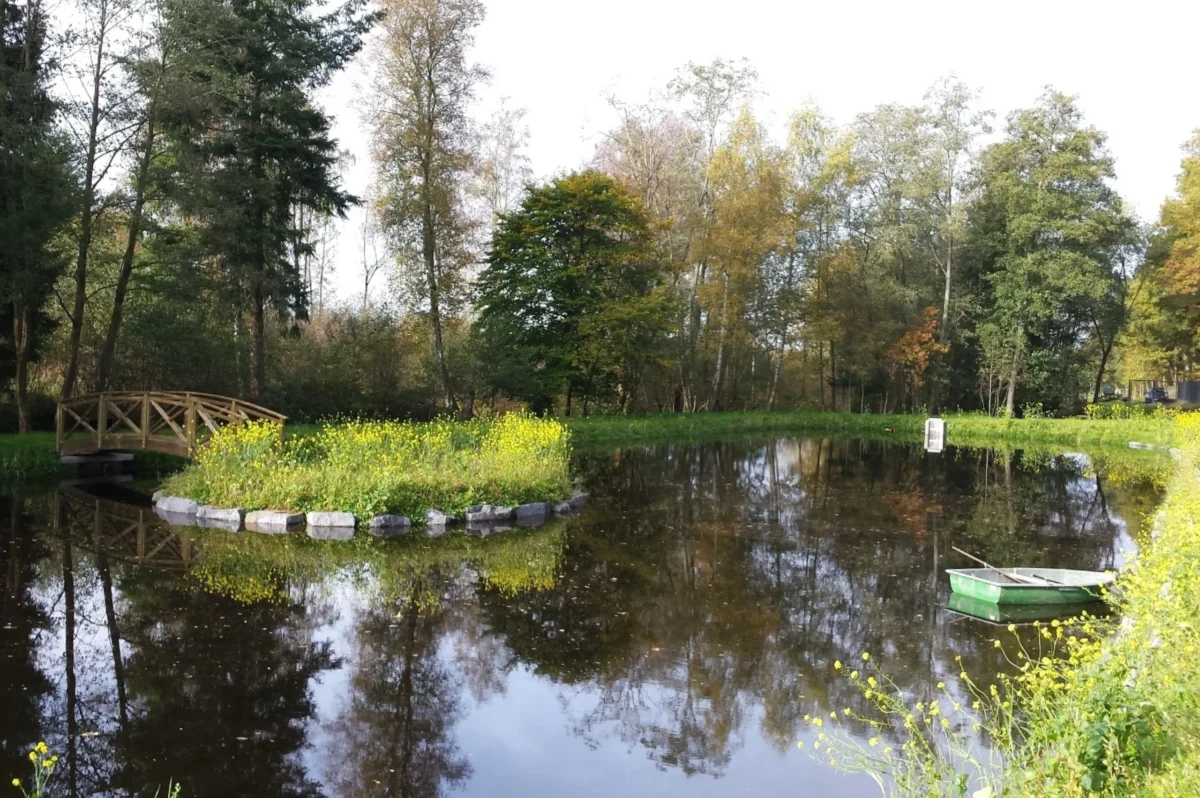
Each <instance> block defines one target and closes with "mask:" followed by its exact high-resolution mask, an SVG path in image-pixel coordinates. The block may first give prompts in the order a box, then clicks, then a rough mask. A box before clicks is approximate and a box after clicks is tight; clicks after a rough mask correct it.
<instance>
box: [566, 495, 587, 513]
mask: <svg viewBox="0 0 1200 798" xmlns="http://www.w3.org/2000/svg"><path fill="white" fill-rule="evenodd" d="M587 500H588V495H587V494H586V493H584V492H583V491H576V492H575V495H573V496H572V497H571V498H569V499H567V504H569V505H571V509H572V510H574V511H575V512H579V511H580V510H582V509H583V508H584V506H585V505H587Z"/></svg>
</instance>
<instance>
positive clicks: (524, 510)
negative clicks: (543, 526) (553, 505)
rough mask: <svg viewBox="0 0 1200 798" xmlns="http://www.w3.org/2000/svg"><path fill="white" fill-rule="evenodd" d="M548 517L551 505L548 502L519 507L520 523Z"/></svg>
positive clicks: (518, 516)
mask: <svg viewBox="0 0 1200 798" xmlns="http://www.w3.org/2000/svg"><path fill="white" fill-rule="evenodd" d="M548 515H550V505H549V504H547V503H546V502H533V503H531V504H522V505H520V506H519V507H517V520H518V521H521V520H526V519H530V518H545V517H546V516H548Z"/></svg>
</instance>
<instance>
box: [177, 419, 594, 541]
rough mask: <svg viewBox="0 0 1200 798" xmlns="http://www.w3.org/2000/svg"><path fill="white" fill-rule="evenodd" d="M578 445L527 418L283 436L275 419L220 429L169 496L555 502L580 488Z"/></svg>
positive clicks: (381, 502) (434, 504) (292, 504)
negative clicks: (574, 458)
mask: <svg viewBox="0 0 1200 798" xmlns="http://www.w3.org/2000/svg"><path fill="white" fill-rule="evenodd" d="M570 451H571V450H570V438H569V434H568V432H567V430H566V428H565V427H563V426H562V425H561V424H559V423H558V422H556V421H552V420H545V419H537V418H533V417H530V416H527V415H523V414H509V415H506V416H502V417H500V418H498V419H495V420H480V419H476V420H474V421H466V422H457V421H448V420H439V421H432V422H427V423H412V422H382V421H359V420H352V421H344V422H340V423H330V424H326V425H325V426H323V427H322V428H321V429H320V430H319V431H317V432H316V433H315V434H313V435H306V436H302V437H296V438H289V439H287V440H283V439H281V437H280V428H279V425H278V424H277V423H274V422H258V423H253V424H246V425H242V426H238V427H228V428H225V429H223V430H221V431H219V432H218V433H217V434H216V435H214V436H213V438H212V439H211V440H210V441H209V442H208V443H207V444H206V445H205V446H204V447H202V448H201V450H200V451H199V452H198V453H197V457H196V460H195V462H194V463H193V464H192V465H190V466H189V467H188V468H186V469H185V470H184V471H183V472H182V473H180V474H178V475H176V476H174V477H172V478H171V479H169V480H168V482H167V485H166V490H167V492H168V493H173V494H177V495H181V496H187V497H189V498H192V499H195V500H197V501H200V502H204V503H207V504H213V505H219V506H225V507H244V508H247V509H267V508H269V509H280V510H291V511H294V512H309V511H314V510H336V511H344V512H351V513H354V515H355V516H357V517H359V518H366V517H369V516H372V515H376V514H378V513H384V512H387V513H400V514H403V515H407V516H409V517H410V518H412V519H413V520H414V521H416V522H417V523H420V522H421V521H422V520H423V519H424V515H425V511H426V510H428V509H438V510H442V511H444V512H448V513H455V514H458V513H461V512H463V511H464V510H465V509H466V508H467V507H468V506H470V505H472V504H522V503H525V502H532V501H553V500H556V499H560V498H562V497H564V496H565V495H566V494H567V493H568V492H569V491H570V487H571V484H570V474H569V462H570Z"/></svg>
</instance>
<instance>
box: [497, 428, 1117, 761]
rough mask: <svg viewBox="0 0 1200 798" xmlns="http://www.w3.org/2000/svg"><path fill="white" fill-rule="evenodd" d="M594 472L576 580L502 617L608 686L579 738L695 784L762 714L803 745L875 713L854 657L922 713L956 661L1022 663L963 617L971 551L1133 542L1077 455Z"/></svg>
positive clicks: (897, 456) (716, 456) (1059, 559)
mask: <svg viewBox="0 0 1200 798" xmlns="http://www.w3.org/2000/svg"><path fill="white" fill-rule="evenodd" d="M580 463H581V468H582V470H583V472H584V474H585V479H586V481H587V482H588V485H589V488H590V490H591V491H592V493H593V495H594V501H593V503H592V509H591V511H590V512H589V513H588V514H587V515H586V516H585V517H584V518H583V519H582V522H581V524H580V525H579V527H578V528H577V529H576V530H575V534H573V535H572V536H571V538H570V541H569V543H568V548H567V552H566V555H565V558H564V573H563V577H562V578H561V579H560V581H559V584H558V585H557V586H556V587H555V588H554V589H553V590H550V591H547V592H544V593H538V594H534V595H529V596H523V597H521V598H520V599H519V600H516V601H512V602H505V601H502V600H500V599H499V597H495V596H492V597H490V599H489V600H487V601H484V602H483V610H484V613H485V615H486V616H487V618H488V621H489V623H490V624H491V626H492V629H493V630H494V631H496V632H497V633H498V634H500V635H502V636H503V637H504V638H505V640H506V641H507V644H508V646H509V647H510V649H511V650H512V651H513V652H514V655H515V656H517V657H518V658H520V659H523V660H527V661H529V662H532V663H534V665H535V666H536V668H537V669H538V671H539V672H541V673H543V674H545V675H548V676H551V677H553V678H555V679H559V680H561V681H563V682H566V683H568V684H572V685H577V686H578V689H581V690H582V691H583V692H586V693H591V694H592V695H593V697H594V705H593V706H592V707H591V708H590V709H588V710H586V711H584V712H582V713H581V714H580V715H579V716H577V717H574V718H572V720H571V724H572V726H573V728H574V729H575V731H576V733H577V734H579V735H580V736H581V737H583V738H584V739H585V740H587V741H589V742H590V743H592V744H598V743H599V742H600V740H601V739H602V738H603V737H605V736H606V735H615V736H617V737H618V738H619V739H621V740H623V741H625V742H626V743H627V744H630V745H640V746H644V747H645V748H647V749H648V750H649V755H650V756H651V758H653V759H654V760H655V761H656V762H659V763H661V764H663V765H669V766H678V767H680V768H682V769H684V770H686V771H687V772H708V773H714V774H719V773H721V772H722V771H723V769H724V768H725V766H726V765H727V764H728V762H729V759H730V757H731V756H732V753H733V752H734V751H735V750H736V748H737V747H738V745H739V744H740V735H741V734H742V730H743V726H744V724H745V723H746V722H747V721H748V719H749V718H751V717H757V718H758V722H759V724H760V731H761V732H762V733H763V734H764V736H765V737H766V738H767V739H769V740H770V741H772V742H773V743H774V744H776V745H777V746H779V747H781V748H782V747H784V746H788V745H790V744H791V743H792V742H793V741H794V739H795V735H796V733H797V729H798V727H799V724H800V721H799V718H800V717H802V716H803V714H804V713H805V712H806V711H812V710H813V709H814V708H817V709H820V710H821V711H828V710H830V709H838V710H840V709H842V708H844V707H847V706H849V707H853V708H856V709H857V710H859V711H864V712H865V711H866V710H867V708H866V707H865V706H863V704H862V700H861V696H860V695H859V692H858V690H857V689H855V688H854V687H852V686H851V685H850V684H849V683H848V682H847V681H845V680H844V679H840V680H839V679H835V678H833V672H832V667H831V666H832V663H833V662H834V661H835V660H839V659H840V660H843V661H847V662H850V661H857V660H858V657H859V655H860V654H861V653H862V652H863V651H871V652H872V653H874V654H875V655H876V656H877V657H878V658H880V659H882V660H883V662H884V664H885V667H886V669H887V671H888V673H889V675H891V676H892V677H893V678H894V679H896V681H897V683H898V684H899V685H900V686H901V688H902V689H905V690H906V691H908V692H910V693H912V694H913V695H914V696H915V697H916V700H919V699H922V698H928V697H929V696H931V695H932V694H933V692H934V685H935V684H936V682H937V681H938V680H940V679H946V680H947V681H949V678H948V677H950V676H952V675H956V674H957V673H958V670H959V667H958V665H957V663H955V662H954V656H955V654H962V655H963V656H964V660H965V662H967V663H968V665H969V667H970V668H971V669H972V670H973V671H975V672H977V673H982V674H986V675H987V676H990V675H991V674H994V673H996V672H997V671H998V670H1001V669H1002V668H1003V667H1005V666H1004V663H1003V660H1002V659H1001V658H1000V656H999V653H998V652H996V651H995V650H994V649H992V648H991V647H990V640H991V638H992V637H993V636H994V633H993V631H992V629H991V628H990V627H986V626H981V625H979V624H975V623H974V622H965V623H963V622H954V621H952V620H951V619H950V617H949V615H948V614H947V613H946V612H945V611H944V610H943V607H944V604H945V601H946V597H947V593H948V585H947V583H946V581H945V578H944V576H943V574H942V570H943V569H944V568H945V567H948V566H950V565H951V564H952V563H953V564H956V565H957V564H961V560H960V559H959V558H958V557H957V556H955V555H952V554H951V552H950V546H951V545H959V546H961V547H963V548H967V549H969V550H975V551H979V552H980V553H983V554H985V556H988V555H990V556H992V557H993V558H994V559H997V560H999V561H1001V562H1006V563H1018V564H1029V563H1032V562H1037V563H1047V564H1061V565H1064V566H1065V565H1069V566H1071V567H1082V568H1101V567H1104V566H1105V565H1107V564H1109V563H1110V562H1111V561H1112V559H1113V554H1114V552H1113V547H1114V541H1115V539H1116V537H1117V534H1118V532H1119V524H1118V522H1117V521H1115V520H1114V517H1113V512H1112V510H1113V508H1112V506H1111V501H1109V500H1108V498H1107V497H1106V495H1105V494H1104V492H1103V491H1102V488H1103V483H1099V485H1100V488H1101V489H1097V485H1098V483H1097V481H1096V480H1095V479H1093V478H1091V477H1090V476H1085V475H1084V473H1083V464H1082V463H1081V462H1079V461H1077V460H1074V459H1072V458H1068V457H1055V458H1050V459H1047V460H1044V461H1038V462H1028V463H1022V461H1021V459H1020V457H1019V455H1018V457H1017V459H1013V458H997V457H996V456H995V455H993V454H992V453H990V452H979V451H969V450H954V451H952V452H951V453H947V454H946V455H943V456H940V457H931V456H928V455H926V454H925V453H924V452H922V451H920V450H919V449H917V448H915V447H908V446H889V445H883V444H878V443H857V442H839V443H829V442H821V441H803V442H796V441H787V440H781V441H776V442H773V443H771V444H769V445H758V446H755V445H746V444H709V445H704V446H686V445H684V446H671V447H663V448H660V449H657V450H652V451H638V450H633V451H624V452H621V453H619V454H595V455H588V456H585V457H582V458H581V460H580ZM568 705H570V706H578V705H579V702H578V701H571V702H569V704H568Z"/></svg>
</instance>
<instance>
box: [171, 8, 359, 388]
mask: <svg viewBox="0 0 1200 798" xmlns="http://www.w3.org/2000/svg"><path fill="white" fill-rule="evenodd" d="M364 7H365V0H347V2H344V3H342V4H340V5H337V6H335V7H333V8H332V9H327V8H326V7H325V6H324V5H323V4H320V3H318V2H317V1H316V0H274V1H273V2H265V1H264V0H166V25H167V28H168V33H167V35H168V36H169V37H170V38H171V40H172V41H174V42H178V52H177V53H176V54H175V57H174V63H173V65H172V68H171V70H170V76H169V78H168V91H167V96H169V97H170V101H169V102H168V103H166V104H165V107H164V109H163V132H164V135H165V137H166V140H167V154H168V157H169V158H170V159H171V161H172V163H173V164H174V173H173V174H172V176H171V180H170V184H169V197H170V200H171V201H172V203H173V205H174V207H176V208H177V209H178V212H179V216H180V217H181V218H185V219H187V220H188V221H189V222H190V223H191V224H192V225H194V226H195V228H196V229H195V237H196V239H197V241H196V243H197V244H198V249H199V251H200V252H201V253H202V254H203V255H204V256H205V257H206V259H207V260H208V262H209V263H210V265H212V266H213V267H215V268H216V270H217V271H218V272H219V273H220V274H221V276H222V279H223V280H224V281H225V283H226V285H227V286H228V288H229V294H230V297H231V299H233V301H235V302H236V303H237V304H238V306H239V307H241V308H245V309H247V310H248V313H249V316H250V323H251V338H252V346H251V357H250V363H251V368H250V393H251V394H252V395H253V396H259V395H261V394H262V393H263V392H264V391H265V390H266V389H267V353H266V341H267V329H266V327H267V321H266V314H267V310H268V309H269V308H274V309H275V310H277V311H278V312H279V313H281V314H291V315H294V316H296V317H298V318H303V317H305V316H306V315H307V304H308V297H307V296H306V291H305V285H304V281H303V275H302V274H300V273H299V271H298V267H297V257H296V256H297V254H298V253H299V254H300V255H303V254H305V253H308V252H311V251H312V250H313V243H312V241H311V238H310V232H311V231H310V230H306V229H304V228H303V227H302V226H301V225H300V224H299V223H298V220H297V216H296V211H297V209H298V208H304V209H309V210H312V211H314V212H316V213H318V214H333V215H339V216H340V215H344V213H345V211H346V208H347V207H348V206H349V205H350V204H351V203H353V202H355V201H356V199H355V198H354V197H353V196H351V195H349V194H348V193H346V192H345V191H343V190H342V189H341V187H340V186H339V183H338V179H337V176H336V174H335V165H336V162H337V159H338V156H339V152H338V149H337V145H336V142H335V141H334V139H333V137H332V135H331V133H330V120H329V118H328V117H327V116H326V115H325V113H324V112H322V111H321V110H320V109H319V108H318V107H317V106H316V105H315V104H314V102H313V99H312V94H313V92H314V91H315V90H316V89H318V88H319V87H321V86H323V85H324V84H325V83H327V82H328V80H329V78H330V76H331V75H332V74H333V73H334V72H335V71H336V70H338V69H340V68H341V67H342V66H344V65H345V64H346V62H347V61H349V59H350V58H352V57H353V56H354V54H355V53H357V52H358V50H359V49H360V47H361V45H362V37H363V35H364V34H365V33H366V31H367V30H368V29H369V27H370V25H371V24H372V23H373V21H374V16H373V15H371V14H368V13H365V11H364Z"/></svg>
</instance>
